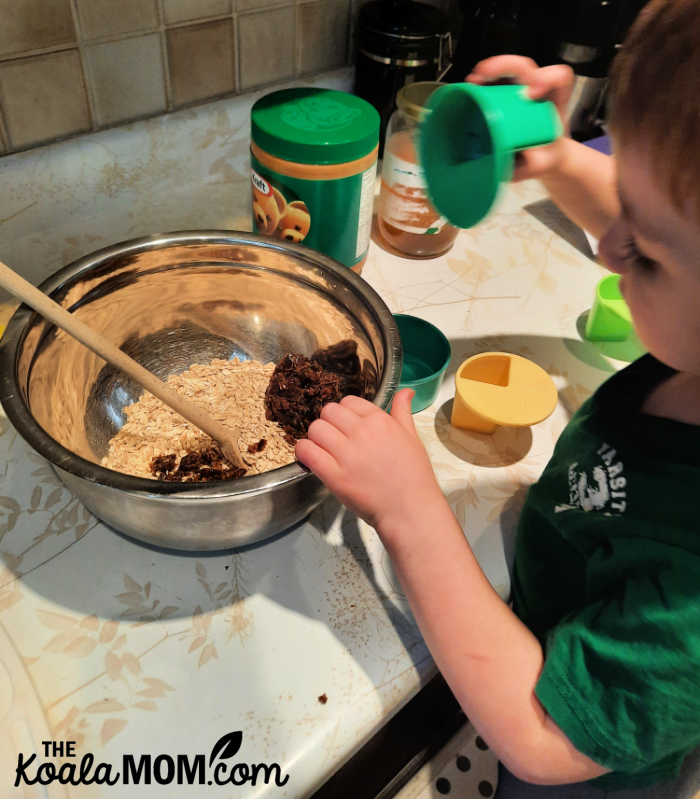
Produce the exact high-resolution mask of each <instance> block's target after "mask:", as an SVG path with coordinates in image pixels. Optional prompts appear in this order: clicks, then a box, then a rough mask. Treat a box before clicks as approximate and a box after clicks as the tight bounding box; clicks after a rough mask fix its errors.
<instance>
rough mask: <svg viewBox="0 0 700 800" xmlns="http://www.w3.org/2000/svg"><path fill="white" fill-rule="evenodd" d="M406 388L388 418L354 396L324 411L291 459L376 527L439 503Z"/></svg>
mask: <svg viewBox="0 0 700 800" xmlns="http://www.w3.org/2000/svg"><path fill="white" fill-rule="evenodd" d="M412 396H413V393H412V391H411V390H410V389H404V390H402V391H400V392H398V393H397V394H396V395H395V396H394V400H393V404H392V409H391V414H387V413H386V412H384V411H382V410H381V409H380V408H378V407H377V406H375V405H374V404H373V403H370V402H369V401H368V400H362V399H361V398H359V397H352V396H350V397H344V398H343V399H342V400H341V402H340V403H329V404H328V405H327V406H324V408H323V411H322V412H321V418H320V419H317V420H316V421H315V422H313V423H312V424H311V426H310V427H309V433H308V437H309V438H308V439H300V440H299V441H298V442H297V445H296V457H297V458H298V459H299V461H301V462H302V463H303V464H305V465H306V466H307V467H308V468H309V469H310V470H312V472H314V473H316V475H318V477H319V478H320V479H321V480H322V481H323V482H324V483H325V484H326V486H327V487H328V488H329V489H330V490H331V491H332V492H333V494H335V495H336V496H337V497H338V498H339V499H340V501H341V502H342V503H343V504H344V505H346V506H347V507H348V508H349V509H350V510H351V511H354V512H355V513H356V514H357V515H358V516H360V517H362V518H363V519H364V520H366V521H367V522H369V524H370V525H373V526H374V527H375V528H381V527H383V526H385V525H387V526H388V525H390V524H391V525H392V526H394V525H396V524H398V525H402V524H403V522H404V520H405V521H406V522H408V521H409V520H410V519H411V517H412V513H411V509H412V508H413V509H415V508H417V506H416V504H423V503H426V502H431V500H433V499H434V498H436V497H439V498H441V499H442V492H441V491H440V488H439V486H438V485H437V481H436V479H435V474H434V473H433V469H432V467H431V465H430V461H429V459H428V455H427V453H426V452H425V449H424V448H423V445H422V444H421V441H420V439H419V438H418V434H417V433H416V429H415V426H414V424H413V419H412V417H411V398H412Z"/></svg>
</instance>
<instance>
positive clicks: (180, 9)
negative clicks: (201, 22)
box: [163, 0, 231, 25]
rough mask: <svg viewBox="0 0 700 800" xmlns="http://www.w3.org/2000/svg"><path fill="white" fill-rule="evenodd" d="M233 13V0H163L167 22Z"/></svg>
mask: <svg viewBox="0 0 700 800" xmlns="http://www.w3.org/2000/svg"><path fill="white" fill-rule="evenodd" d="M230 13H231V0H163V15H164V17H165V24H166V25H171V24H172V23H173V22H187V21H189V20H194V19H204V17H216V16H218V15H220V14H230Z"/></svg>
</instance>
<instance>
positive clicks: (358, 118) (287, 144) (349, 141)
mask: <svg viewBox="0 0 700 800" xmlns="http://www.w3.org/2000/svg"><path fill="white" fill-rule="evenodd" d="M251 137H252V140H253V142H254V143H255V144H256V145H257V146H258V147H260V148H261V149H263V150H264V151H265V152H267V153H269V154H270V155H271V156H277V158H282V159H284V160H285V161H297V162H301V163H302V164H342V163H344V162H346V161H354V160H355V159H357V158H362V156H366V155H367V153H369V152H371V151H372V150H374V148H375V147H376V146H377V144H378V142H379V114H378V113H377V111H376V109H375V108H374V106H372V105H370V104H369V103H368V102H367V101H366V100H363V99H362V98H360V97H355V95H352V94H347V93H346V92H336V91H333V90H331V89H312V88H295V89H282V90H281V91H279V92H272V93H271V94H268V95H265V97H261V98H260V100H258V101H257V103H255V105H254V106H253V109H252V111H251Z"/></svg>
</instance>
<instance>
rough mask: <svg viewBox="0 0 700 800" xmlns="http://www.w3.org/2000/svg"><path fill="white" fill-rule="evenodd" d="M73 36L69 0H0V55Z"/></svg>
mask: <svg viewBox="0 0 700 800" xmlns="http://www.w3.org/2000/svg"><path fill="white" fill-rule="evenodd" d="M75 40H76V39H75V27H74V25H73V17H72V16H71V10H70V0H0V55H11V54H14V53H22V52H24V51H26V50H37V49H38V48H40V47H53V46H54V45H59V44H70V43H72V42H75Z"/></svg>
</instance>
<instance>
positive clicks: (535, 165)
mask: <svg viewBox="0 0 700 800" xmlns="http://www.w3.org/2000/svg"><path fill="white" fill-rule="evenodd" d="M502 78H513V79H514V80H515V82H516V83H522V84H523V85H525V86H528V87H529V89H528V95H529V96H530V97H531V98H532V99H533V100H551V101H552V102H553V103H554V105H555V106H556V107H557V110H558V111H559V116H560V118H561V121H562V126H563V127H564V129H565V131H566V109H567V105H568V102H569V97H570V96H571V90H572V88H573V85H574V72H573V70H572V69H571V67H568V66H566V64H555V65H553V66H551V67H538V66H537V64H536V63H535V62H534V61H533V60H532V59H531V58H525V57H524V56H493V57H492V58H487V59H485V60H484V61H480V62H479V63H478V64H477V65H476V66H475V67H474V69H473V71H472V72H471V73H470V74H469V75H467V78H466V80H467V81H469V82H471V83H483V84H488V83H493V82H495V81H498V80H499V79H502ZM563 155H564V147H563V140H562V137H559V139H557V140H556V141H555V142H552V144H549V145H544V146H542V147H534V148H532V149H530V150H521V151H520V152H519V153H518V154H517V158H516V161H515V169H514V171H513V180H514V181H521V180H524V179H526V178H537V177H540V176H542V175H546V174H548V173H550V172H553V171H555V170H556V169H557V168H558V167H559V165H560V163H561V160H562V158H563Z"/></svg>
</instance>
